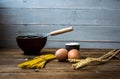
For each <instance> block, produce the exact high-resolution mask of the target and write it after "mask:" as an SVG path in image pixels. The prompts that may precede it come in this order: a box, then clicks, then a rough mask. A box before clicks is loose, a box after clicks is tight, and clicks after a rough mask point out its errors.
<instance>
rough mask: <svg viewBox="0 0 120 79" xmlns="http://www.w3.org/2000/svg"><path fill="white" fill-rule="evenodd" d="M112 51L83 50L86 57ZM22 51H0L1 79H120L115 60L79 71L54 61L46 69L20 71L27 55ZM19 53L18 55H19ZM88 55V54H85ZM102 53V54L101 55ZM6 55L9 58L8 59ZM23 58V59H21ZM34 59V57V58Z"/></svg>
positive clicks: (119, 69)
mask: <svg viewBox="0 0 120 79" xmlns="http://www.w3.org/2000/svg"><path fill="white" fill-rule="evenodd" d="M56 50H57V49H44V50H43V52H48V53H50V52H54V51H56ZM110 50H111V49H81V50H80V51H81V53H83V55H84V56H87V54H89V55H91V56H94V55H96V56H97V55H100V54H104V53H107V52H108V51H110ZM20 52H21V50H20V49H1V50H0V56H1V55H2V56H3V57H0V63H1V62H2V63H1V64H0V78H2V79H14V78H17V79H24V78H25V79H26V78H29V79H33V78H35V79H38V78H42V79H43V78H49V79H56V78H57V79H61V78H62V79H73V78H74V79H80V78H82V79H86V78H87V79H95V78H97V79H108V78H111V79H113V78H114V79H119V78H120V75H119V73H120V68H119V66H120V63H119V61H120V60H117V59H113V60H111V61H110V62H108V63H106V64H102V65H97V66H87V67H85V68H82V69H79V70H73V69H72V68H71V64H70V63H68V62H58V61H57V60H53V61H51V62H49V63H47V64H46V67H45V68H44V69H38V70H37V71H36V70H34V69H20V68H18V67H17V65H18V64H19V63H20V61H21V62H22V61H23V60H20V59H21V58H24V57H26V55H22V54H20ZM17 53H18V54H17ZM84 53H86V54H84ZM99 53H100V54H99ZM6 55H7V56H8V57H6ZM20 56H21V58H20ZM33 57H34V56H33ZM7 58H8V59H7Z"/></svg>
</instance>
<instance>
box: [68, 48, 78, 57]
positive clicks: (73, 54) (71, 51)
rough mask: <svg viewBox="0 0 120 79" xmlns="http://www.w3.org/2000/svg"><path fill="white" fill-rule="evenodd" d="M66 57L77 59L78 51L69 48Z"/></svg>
mask: <svg viewBox="0 0 120 79" xmlns="http://www.w3.org/2000/svg"><path fill="white" fill-rule="evenodd" d="M68 58H69V59H79V58H80V52H79V51H78V50H76V49H71V50H70V51H69V52H68Z"/></svg>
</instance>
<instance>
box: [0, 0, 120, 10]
mask: <svg viewBox="0 0 120 79" xmlns="http://www.w3.org/2000/svg"><path fill="white" fill-rule="evenodd" d="M0 3H1V5H0V7H1V8H70V9H71V8H81V9H86V8H88V9H120V1H119V0H53V1H50V0H34V1H33V0H0Z"/></svg>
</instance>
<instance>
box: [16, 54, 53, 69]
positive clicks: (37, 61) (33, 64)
mask: <svg viewBox="0 0 120 79" xmlns="http://www.w3.org/2000/svg"><path fill="white" fill-rule="evenodd" d="M54 58H55V55H54V54H46V55H41V56H38V57H35V58H34V59H32V60H29V61H26V62H23V63H21V64H19V65H18V67H20V68H26V69H40V68H44V66H45V64H46V62H47V61H49V60H52V59H54Z"/></svg>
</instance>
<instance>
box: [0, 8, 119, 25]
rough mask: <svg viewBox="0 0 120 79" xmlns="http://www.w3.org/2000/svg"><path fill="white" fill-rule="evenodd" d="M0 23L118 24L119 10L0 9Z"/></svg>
mask: <svg viewBox="0 0 120 79" xmlns="http://www.w3.org/2000/svg"><path fill="white" fill-rule="evenodd" d="M0 17H1V18H0V24H64V25H106V26H109V25H113V26H114V25H115V26H116V25H118V26H119V25H120V10H99V9H87V10H85V9H50V8H49V9H0Z"/></svg>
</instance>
